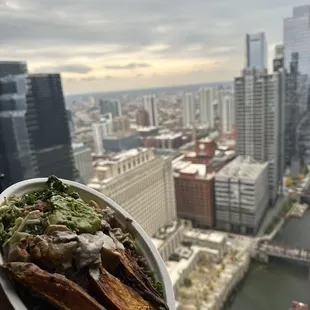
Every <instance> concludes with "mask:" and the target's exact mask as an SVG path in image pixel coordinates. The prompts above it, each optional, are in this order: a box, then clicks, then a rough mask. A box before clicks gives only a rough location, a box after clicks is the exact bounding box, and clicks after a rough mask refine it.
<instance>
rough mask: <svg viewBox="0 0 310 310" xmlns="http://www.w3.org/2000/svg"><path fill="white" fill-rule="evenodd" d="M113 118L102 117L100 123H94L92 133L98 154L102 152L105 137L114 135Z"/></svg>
mask: <svg viewBox="0 0 310 310" xmlns="http://www.w3.org/2000/svg"><path fill="white" fill-rule="evenodd" d="M112 133H113V120H112V118H106V117H102V118H101V119H100V121H99V122H98V123H94V124H92V135H93V140H94V148H95V149H94V151H95V153H96V154H102V153H103V152H104V149H103V138H104V137H108V136H110V135H112Z"/></svg>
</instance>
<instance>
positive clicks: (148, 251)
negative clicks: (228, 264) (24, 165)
mask: <svg viewBox="0 0 310 310" xmlns="http://www.w3.org/2000/svg"><path fill="white" fill-rule="evenodd" d="M47 179H48V178H33V179H28V180H24V181H21V182H18V183H15V184H13V185H11V186H10V187H8V188H6V189H5V190H4V191H3V192H2V193H1V194H0V204H1V203H2V202H3V200H4V199H5V198H6V197H9V196H12V195H14V193H16V192H17V191H18V190H19V189H21V188H23V187H26V186H29V185H32V186H35V185H38V186H40V185H42V184H45V182H46V181H47ZM60 180H61V181H62V182H64V183H65V184H68V185H69V186H71V187H74V188H76V189H78V190H81V191H84V192H87V193H88V194H91V195H94V196H96V197H97V198H99V199H100V200H103V201H104V202H105V203H106V205H107V206H109V207H110V208H111V209H113V210H114V211H116V216H117V219H118V220H120V224H123V223H126V227H127V228H128V229H129V230H130V229H133V231H135V233H136V234H137V235H138V236H140V238H141V241H142V242H141V244H139V250H141V252H142V254H143V256H145V257H146V259H147V261H148V263H149V264H150V265H151V268H152V269H153V270H154V269H156V270H155V274H156V275H157V277H158V278H159V281H160V282H161V283H162V284H163V287H164V295H165V301H166V303H167V305H168V307H169V310H175V307H176V305H175V297H174V290H173V286H172V282H171V278H170V276H169V273H168V270H167V268H166V266H165V263H164V261H163V259H162V257H161V256H160V254H159V252H158V251H157V249H156V247H155V245H154V244H153V242H152V240H151V239H150V237H149V236H148V235H147V234H146V232H145V231H144V230H143V229H142V227H141V226H140V225H139V224H138V223H137V222H136V221H135V220H134V219H133V218H132V217H131V216H130V215H129V214H128V213H127V212H126V211H125V210H124V209H123V208H122V207H121V206H120V205H118V204H117V203H116V202H115V201H114V200H112V199H111V198H109V197H107V196H106V195H104V194H102V193H100V192H99V191H97V190H94V189H92V188H90V187H88V186H86V185H84V184H81V183H78V182H75V181H70V180H66V179H61V178H60ZM2 263H3V259H2V255H1V253H0V264H2ZM0 285H1V286H2V288H3V291H4V294H5V295H6V297H7V299H8V300H9V302H10V303H11V305H12V306H13V309H15V310H27V308H26V307H25V305H24V304H23V302H22V301H21V299H20V298H19V296H18V294H17V293H16V291H15V289H14V288H13V285H12V284H11V281H9V280H8V278H7V276H6V275H5V273H4V272H3V271H2V270H0Z"/></svg>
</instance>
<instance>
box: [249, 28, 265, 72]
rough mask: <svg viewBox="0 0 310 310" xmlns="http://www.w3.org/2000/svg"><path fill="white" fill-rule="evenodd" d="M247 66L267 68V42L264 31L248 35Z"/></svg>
mask: <svg viewBox="0 0 310 310" xmlns="http://www.w3.org/2000/svg"><path fill="white" fill-rule="evenodd" d="M246 67H247V68H256V69H264V68H267V43H266V37H265V33H264V32H259V33H254V34H247V35H246Z"/></svg>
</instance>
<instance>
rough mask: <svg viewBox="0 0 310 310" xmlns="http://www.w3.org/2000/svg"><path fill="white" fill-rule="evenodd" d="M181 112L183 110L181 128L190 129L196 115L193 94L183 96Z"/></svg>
mask: <svg viewBox="0 0 310 310" xmlns="http://www.w3.org/2000/svg"><path fill="white" fill-rule="evenodd" d="M182 105H183V107H182V110H183V126H184V127H192V126H194V125H195V121H196V115H195V110H196V109H195V106H196V105H195V95H194V94H193V93H185V94H183V100H182Z"/></svg>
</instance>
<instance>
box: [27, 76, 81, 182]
mask: <svg viewBox="0 0 310 310" xmlns="http://www.w3.org/2000/svg"><path fill="white" fill-rule="evenodd" d="M28 83H29V89H28V94H27V105H28V107H27V113H26V120H27V127H28V131H29V138H30V141H31V144H32V145H33V148H34V151H35V154H36V159H37V163H38V168H39V176H40V177H46V176H49V175H52V174H55V175H57V176H59V177H61V178H64V179H69V180H77V179H78V171H77V170H76V168H75V165H74V159H73V153H72V146H71V137H70V132H69V123H68V113H67V111H66V108H65V101H64V96H63V92H62V85H61V78H60V75H59V74H31V75H29V77H28Z"/></svg>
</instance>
